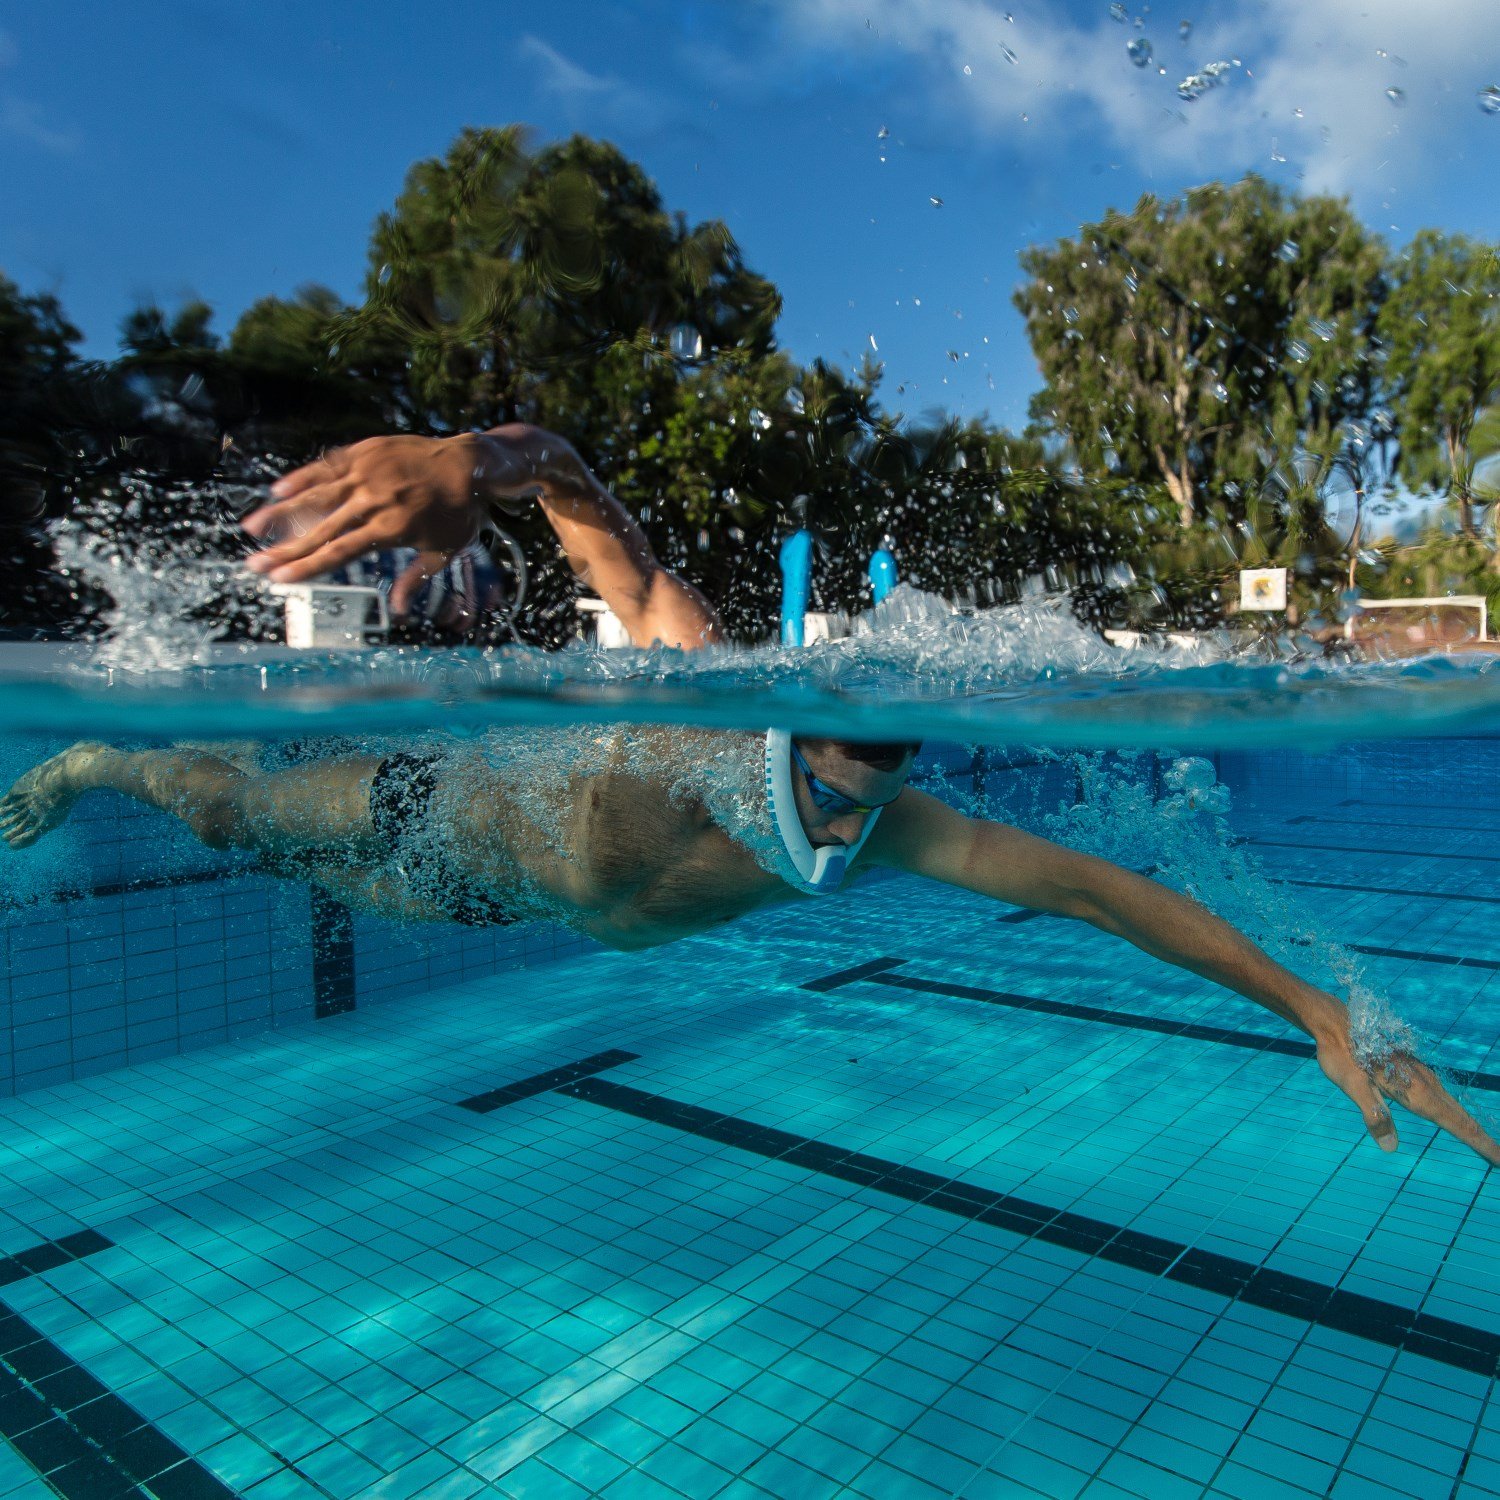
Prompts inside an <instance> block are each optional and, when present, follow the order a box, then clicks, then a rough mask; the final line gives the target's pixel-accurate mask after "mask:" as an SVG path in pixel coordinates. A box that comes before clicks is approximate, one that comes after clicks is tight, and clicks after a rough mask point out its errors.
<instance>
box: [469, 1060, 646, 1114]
mask: <svg viewBox="0 0 1500 1500" xmlns="http://www.w3.org/2000/svg"><path fill="white" fill-rule="evenodd" d="M639 1055H640V1054H639V1053H636V1052H620V1051H618V1050H611V1051H609V1052H596V1053H594V1055H593V1056H592V1057H585V1058H582V1059H580V1060H579V1061H578V1062H575V1063H565V1064H564V1065H563V1066H562V1067H560V1068H551V1069H549V1070H548V1071H547V1072H545V1073H535V1074H533V1075H532V1076H531V1077H530V1078H522V1079H520V1080H518V1081H517V1082H515V1083H507V1084H505V1085H504V1086H503V1087H502V1088H498V1089H490V1090H489V1092H488V1093H484V1094H475V1095H474V1096H473V1097H472V1098H470V1099H460V1100H459V1101H458V1107H459V1108H460V1109H469V1110H473V1112H474V1113H475V1114H476V1115H487V1114H489V1113H490V1112H491V1111H492V1110H497V1109H502V1108H504V1106H505V1105H507V1104H514V1103H515V1102H516V1101H517V1100H518V1099H531V1098H534V1097H535V1096H536V1095H537V1094H550V1093H551V1092H552V1091H553V1090H554V1089H559V1088H561V1087H562V1086H563V1085H564V1084H566V1083H576V1082H577V1081H578V1080H579V1079H580V1078H589V1077H591V1076H592V1075H593V1074H595V1073H602V1072H603V1071H604V1070H605V1069H606V1068H617V1067H619V1066H620V1064H621V1063H628V1062H634V1061H635V1060H636V1058H637V1057H638V1056H639Z"/></svg>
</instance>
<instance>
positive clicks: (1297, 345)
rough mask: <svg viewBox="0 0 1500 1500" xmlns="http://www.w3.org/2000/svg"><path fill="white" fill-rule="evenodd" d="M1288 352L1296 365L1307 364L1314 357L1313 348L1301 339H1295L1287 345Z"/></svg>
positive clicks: (1288, 356)
mask: <svg viewBox="0 0 1500 1500" xmlns="http://www.w3.org/2000/svg"><path fill="white" fill-rule="evenodd" d="M1286 354H1287V358H1288V359H1289V360H1291V362H1292V363H1293V364H1294V365H1305V364H1306V363H1307V362H1308V360H1309V359H1311V358H1312V350H1311V349H1309V348H1308V347H1307V345H1306V344H1304V343H1303V342H1302V340H1301V339H1293V340H1292V341H1291V342H1290V343H1289V344H1288V345H1287V346H1286Z"/></svg>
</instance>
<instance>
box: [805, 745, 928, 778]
mask: <svg viewBox="0 0 1500 1500" xmlns="http://www.w3.org/2000/svg"><path fill="white" fill-rule="evenodd" d="M804 743H810V744H814V745H831V746H832V747H833V748H834V749H835V750H837V751H838V752H839V753H840V754H841V755H843V756H844V757H845V758H846V759H848V760H857V761H858V762H859V763H860V764H861V765H863V766H870V767H872V768H873V769H874V770H876V771H899V770H900V769H901V764H902V762H903V761H904V760H905V759H906V757H907V756H908V755H915V754H916V753H917V751H919V750H920V749H921V748H922V742H921V740H832V739H815V740H811V741H804Z"/></svg>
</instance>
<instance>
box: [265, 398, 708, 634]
mask: <svg viewBox="0 0 1500 1500" xmlns="http://www.w3.org/2000/svg"><path fill="white" fill-rule="evenodd" d="M533 499H534V500H536V501H537V503H538V504H539V506H540V507H541V510H542V513H543V515H545V516H546V518H547V521H548V523H549V524H550V525H551V527H552V529H553V530H554V531H555V532H556V533H557V537H558V540H559V541H560V542H561V543H562V546H563V550H564V551H565V552H566V554H567V557H568V561H569V563H570V564H571V566H572V568H573V571H574V572H575V573H577V574H578V576H579V578H580V579H581V580H582V581H583V582H584V583H586V584H588V585H589V587H591V588H593V589H596V590H597V591H598V593H599V595H600V597H601V598H602V599H603V600H604V602H605V603H606V604H607V605H608V606H609V607H610V609H611V610H613V611H614V613H615V615H616V616H617V617H618V618H619V620H620V622H621V624H623V625H624V626H625V628H626V630H627V631H628V632H629V633H630V639H631V640H632V641H633V642H634V643H635V644H636V645H637V646H650V645H652V644H654V643H656V642H660V643H661V644H663V645H667V646H677V647H680V648H681V649H683V650H692V649H694V648H695V647H698V646H704V645H711V644H714V643H716V642H718V641H720V640H722V639H723V632H722V627H721V626H720V623H719V617H718V615H717V614H716V613H715V612H714V609H713V606H712V605H711V604H709V602H708V601H707V600H706V599H705V598H704V597H703V595H702V594H700V593H699V592H698V590H697V589H695V588H693V586H692V585H691V584H689V583H686V582H684V581H683V580H682V579H680V578H678V577H677V576H676V575H675V574H673V573H670V572H668V571H667V570H666V569H665V568H664V567H662V565H661V563H660V562H659V561H658V560H657V557H656V554H655V553H654V552H653V551H652V550H651V544H650V542H649V541H648V540H647V539H646V536H645V533H644V532H642V531H641V529H640V527H639V526H637V525H636V523H635V521H634V520H633V519H632V517H631V516H630V513H629V512H628V511H627V510H626V509H625V507H624V506H623V505H621V504H620V502H619V501H618V500H617V499H616V498H615V497H614V496H613V495H612V494H611V493H610V492H609V491H608V490H607V489H606V488H605V487H604V485H603V484H601V483H600V482H599V480H598V479H597V478H596V477H595V476H594V474H593V472H592V471H591V470H590V469H589V467H588V465H587V464H585V463H584V461H583V460H582V458H580V457H579V455H578V453H577V451H576V450H575V449H574V447H573V445H572V444H571V443H569V442H568V441H567V439H566V438H561V437H558V436H557V435H556V434H555V433H550V432H544V431H543V430H542V429H541V428H539V427H531V426H528V425H526V424H524V423H511V424H510V425H508V426H505V427H497V428H495V429H494V430H493V431H491V432H485V433H477V432H466V433H461V434H459V435H458V436H457V437H451V438H426V437H412V436H392V437H377V438H368V439H366V441H364V442H362V443H355V444H353V445H352V446H351V447H348V448H338V449H335V450H333V451H332V452H330V453H328V454H325V455H324V457H323V458H321V459H319V460H318V461H317V462H316V463H311V464H306V465H304V466H303V467H302V468H300V469H294V470H293V471H292V472H291V473H290V474H287V475H284V476H283V477H282V478H281V479H279V480H278V481H277V482H276V483H275V484H274V485H272V486H271V502H270V503H269V504H267V505H263V506H261V507H260V508H259V509H257V510H255V511H253V512H252V513H251V514H250V515H248V516H246V517H245V519H244V521H243V523H242V524H243V525H244V528H245V530H246V531H248V532H249V533H250V534H251V535H252V536H254V537H257V538H263V539H264V538H270V537H274V538H275V540H273V541H270V542H268V544H267V545H266V546H264V547H262V549H261V550H260V551H259V552H257V553H256V554H255V555H254V556H253V557H251V558H250V559H249V560H248V562H247V564H246V566H247V567H249V568H250V569H251V571H252V572H256V573H266V574H268V575H269V576H270V578H271V579H272V581H273V582H275V583H300V582H303V581H304V580H306V579H309V578H316V577H318V576H319V575H320V574H323V573H327V572H330V571H332V570H333V569H334V568H338V567H342V566H343V565H344V564H345V563H347V562H350V561H352V560H353V559H354V558H356V557H360V556H362V555H363V554H364V553H366V552H370V551H372V550H375V549H377V548H391V547H415V548H416V549H417V551H418V554H419V555H418V558H417V560H416V562H414V563H413V564H412V566H411V567H410V568H409V569H407V571H406V573H404V574H403V575H402V577H401V578H400V579H398V580H397V582H396V585H395V587H394V588H393V589H392V591H391V607H392V609H393V610H394V611H395V612H396V613H397V614H400V613H402V612H403V611H404V609H405V606H406V604H407V603H408V602H409V601H410V599H411V597H412V595H413V594H414V593H415V592H416V590H417V588H418V587H419V586H420V584H421V582H422V580H423V579H424V578H426V577H430V576H431V575H432V574H433V573H435V572H437V571H438V570H439V569H440V568H441V567H442V566H443V563H444V562H445V561H446V560H447V559H448V558H449V557H450V556H452V554H453V553H454V552H456V551H458V550H459V548H461V547H465V546H467V545H468V544H469V543H470V542H472V541H473V540H474V539H475V538H476V537H477V536H478V534H479V530H480V527H481V526H482V525H483V524H484V522H485V521H486V520H487V519H488V517H489V514H490V509H491V507H493V506H500V507H502V508H507V509H516V508H517V504H518V503H521V504H524V503H525V502H527V501H530V500H533ZM286 533H290V534H286Z"/></svg>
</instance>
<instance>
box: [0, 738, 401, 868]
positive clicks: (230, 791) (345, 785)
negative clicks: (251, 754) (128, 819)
mask: <svg viewBox="0 0 1500 1500" xmlns="http://www.w3.org/2000/svg"><path fill="white" fill-rule="evenodd" d="M382 758H383V757H381V756H378V755H362V756H345V757H340V758H339V759H337V760H325V761H312V762H309V763H308V764H306V765H301V766H295V767H293V768H291V769H289V770H284V771H274V772H268V773H256V772H251V771H246V770H242V769H241V768H240V767H239V766H235V765H231V764H230V763H229V762H228V761H226V760H221V759H220V758H219V757H218V756H216V755H210V754H208V753H206V752H205V751H202V750H191V749H184V748H175V749H171V750H117V749H115V748H114V747H113V746H111V745H102V744H98V743H96V742H93V741H81V742H80V743H79V744H76V745H73V746H71V747H70V748H68V749H67V750H64V751H63V752H62V754H60V755H54V756H53V757H52V759H51V760H48V761H44V762H43V763H42V764H41V765H39V766H36V767H34V768H33V769H32V770H30V771H28V772H27V773H26V774H25V775H24V776H22V777H21V779H20V780H19V781H17V782H16V784H15V785H14V786H13V787H12V788H11V789H10V791H9V792H8V793H7V794H6V796H5V797H4V798H3V799H0V836H3V837H4V839H5V841H6V842H7V843H8V844H9V845H10V846H11V847H12V848H13V849H24V848H25V847H26V846H27V845H28V844H34V843H35V842H36V841H37V840H38V839H39V838H41V837H42V835H43V834H45V833H47V832H48V831H50V830H51V829H53V828H56V827H57V826H58V825H59V824H60V823H62V822H63V821H64V820H65V819H66V818H67V816H68V814H69V812H71V811H72V808H73V804H74V803H75V802H76V801H77V800H78V798H79V797H81V796H82V795H83V794H84V793H85V792H88V791H93V790H96V789H106V788H107V789H108V790H111V791H116V792H120V793H123V794H124V795H125V796H127V797H133V798H135V800H136V801H138V802H144V803H145V804H146V805H147V806H148V807H154V808H157V809H159V810H160V811H162V812H164V813H170V814H171V815H172V816H173V817H175V818H178V819H180V820H181V821H182V822H183V823H185V824H186V825H187V826H188V827H189V828H190V829H191V830H192V831H193V833H194V834H195V835H196V836H197V837H198V838H199V839H200V840H201V841H202V842H203V843H205V844H207V845H208V846H209V847H210V848H214V849H246V850H249V851H251V852H254V853H258V854H268V855H289V854H293V853H295V852H297V851H299V850H303V849H313V848H320V849H323V850H325V851H334V852H335V855H336V857H341V858H346V859H353V860H360V859H364V860H377V859H379V858H380V857H381V855H382V854H383V852H384V850H383V845H382V840H381V839H380V837H379V836H378V835H377V834H376V832H375V828H374V825H373V824H372V823H371V821H370V783H371V781H372V780H373V779H374V776H375V772H376V771H377V770H378V769H379V767H380V763H381V760H382Z"/></svg>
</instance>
